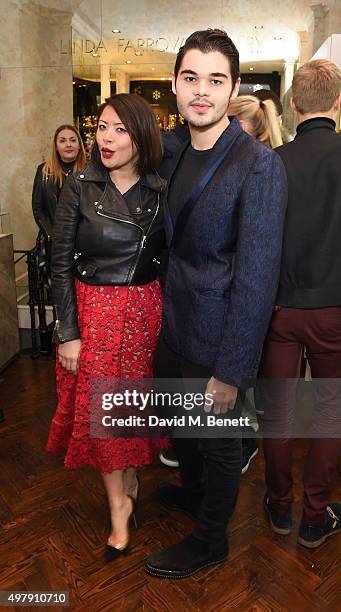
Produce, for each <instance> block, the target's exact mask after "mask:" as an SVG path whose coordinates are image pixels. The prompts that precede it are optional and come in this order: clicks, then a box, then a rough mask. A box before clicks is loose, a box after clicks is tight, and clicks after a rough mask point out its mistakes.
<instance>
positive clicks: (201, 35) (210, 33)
mask: <svg viewBox="0 0 341 612" xmlns="http://www.w3.org/2000/svg"><path fill="white" fill-rule="evenodd" d="M190 49H199V51H201V52H202V53H210V51H219V52H220V53H222V54H223V55H225V57H227V58H228V60H229V61H230V67H231V77H232V84H233V87H234V85H235V83H236V81H237V79H238V78H239V76H240V72H239V52H238V49H237V47H236V46H235V44H234V43H233V42H232V40H231V38H229V36H228V35H227V34H226V32H224V30H218V29H214V30H212V29H210V30H199V31H197V32H193V34H191V35H190V36H189V37H188V38H187V39H186V41H185V44H184V45H183V46H182V47H180V49H179V52H178V55H177V57H176V60H175V66H174V75H175V80H176V79H177V77H178V74H179V70H180V66H181V64H182V60H183V58H184V56H185V53H187V51H189V50H190Z"/></svg>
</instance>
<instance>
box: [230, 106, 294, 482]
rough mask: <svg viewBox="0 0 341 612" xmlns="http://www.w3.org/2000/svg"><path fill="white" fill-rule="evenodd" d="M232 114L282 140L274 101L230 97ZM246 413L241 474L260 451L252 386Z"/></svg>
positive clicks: (273, 140)
mask: <svg viewBox="0 0 341 612" xmlns="http://www.w3.org/2000/svg"><path fill="white" fill-rule="evenodd" d="M227 114H228V115H229V116H236V117H237V119H238V121H239V125H240V126H241V127H242V128H243V130H244V131H245V132H247V133H248V134H250V136H253V138H256V140H259V141H260V142H263V143H264V144H265V145H267V146H269V147H271V148H272V149H274V148H275V147H278V146H280V145H282V144H283V142H282V135H281V129H280V125H279V121H278V116H277V112H276V106H275V103H274V101H272V100H270V99H265V100H264V101H262V100H259V99H258V98H256V97H255V96H250V95H246V96H238V97H237V98H234V100H231V102H230V105H229V108H228V110H227ZM243 416H248V417H249V422H250V424H251V425H250V428H249V429H250V436H249V437H246V436H245V437H243V447H242V451H243V460H242V474H245V472H246V471H247V470H248V468H249V465H250V462H251V461H252V459H254V457H256V455H257V453H258V445H257V440H256V438H255V437H254V433H256V432H257V431H258V422H257V416H256V408H255V404H254V397H253V389H248V390H247V392H246V394H245V397H244V399H243Z"/></svg>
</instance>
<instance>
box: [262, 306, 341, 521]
mask: <svg viewBox="0 0 341 612" xmlns="http://www.w3.org/2000/svg"><path fill="white" fill-rule="evenodd" d="M304 347H305V348H306V355H307V358H308V361H309V365H310V368H311V373H312V377H313V378H319V379H340V378H341V308H340V307H331V308H320V309H313V310H305V309H294V308H284V307H276V309H275V312H274V315H273V318H272V321H271V324H270V328H269V332H268V335H267V338H266V341H265V344H264V348H263V354H262V360H261V366H260V378H261V379H263V378H268V379H269V378H270V379H296V380H298V378H299V373H300V363H301V355H302V350H303V348H304ZM272 384H274V383H270V385H268V386H267V382H266V381H263V382H262V381H261V384H260V389H262V386H263V387H264V389H265V392H264V390H263V392H262V390H261V391H260V393H259V395H258V402H257V403H258V406H257V407H259V408H260V409H262V410H264V416H263V419H264V431H265V432H266V425H267V421H268V419H269V418H270V420H271V410H272V408H275V410H276V411H277V412H278V411H279V412H280V414H281V422H282V424H283V426H284V427H283V431H285V430H286V427H285V424H286V423H287V424H289V423H290V421H291V420H292V417H293V411H294V407H295V395H296V388H295V383H291V384H289V385H288V386H287V387H286V391H285V392H284V393H283V389H282V392H281V393H278V389H277V392H276V389H275V385H274V386H273V387H271V385H272ZM329 387H330V388H329V389H328V381H323V382H322V385H319V384H318V385H317V387H316V388H317V389H318V391H317V397H316V398H315V400H316V402H319V403H320V411H321V414H322V417H323V418H324V419H325V420H326V421H329V422H332V420H333V418H334V419H335V424H336V425H339V421H340V408H341V406H340V398H339V397H336V395H337V394H335V381H334V387H333V388H332V381H330V382H329ZM275 404H276V405H275ZM271 405H272V408H271ZM336 413H337V414H336ZM335 431H336V432H337V431H338V432H339V427H338V426H337V427H336V429H335ZM336 435H338V436H339V433H337V434H336ZM265 436H266V433H265ZM263 448H264V456H265V465H266V468H265V478H266V484H267V489H268V495H269V499H270V503H271V506H272V507H273V509H274V510H276V511H277V512H278V513H280V514H281V513H286V512H288V510H289V509H290V506H291V503H292V501H293V479H292V439H290V438H288V437H283V438H278V437H277V438H267V437H264V440H263ZM340 453H341V438H340V437H335V438H333V437H328V438H322V437H321V438H318V437H316V438H311V439H310V446H309V451H308V456H307V459H306V463H305V467H304V474H303V484H304V498H303V520H304V522H305V523H307V524H310V525H318V524H322V523H324V522H325V520H326V518H327V512H326V507H327V505H328V504H329V503H330V501H331V500H330V495H331V483H332V480H333V477H334V475H335V472H336V467H337V463H338V458H339V455H340Z"/></svg>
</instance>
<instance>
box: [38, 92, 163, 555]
mask: <svg viewBox="0 0 341 612" xmlns="http://www.w3.org/2000/svg"><path fill="white" fill-rule="evenodd" d="M98 117H99V118H98V126H97V133H96V143H95V145H94V147H93V150H92V161H91V162H90V163H89V164H88V165H87V166H86V168H85V170H83V171H82V172H77V173H75V174H72V175H71V176H70V177H69V178H68V179H67V180H66V182H65V185H64V187H63V190H62V192H61V196H60V199H59V203H58V207H57V211H56V216H55V224H54V233H53V240H52V291H53V296H54V303H55V308H56V313H57V322H56V328H55V341H56V342H57V343H58V350H57V365H56V370H57V372H56V375H57V393H58V400H59V401H58V407H57V411H56V414H55V417H54V419H53V422H52V426H51V430H50V435H49V440H48V445H47V448H48V450H50V451H58V450H60V449H62V448H66V449H67V453H66V458H65V465H66V466H67V467H70V468H75V467H80V466H81V465H84V464H90V465H92V466H94V467H96V468H98V469H99V470H100V471H101V472H102V476H103V480H104V485H105V488H106V491H107V495H108V500H109V506H110V514H111V531H110V535H109V539H108V544H107V547H106V554H105V558H106V560H107V561H111V560H112V559H114V558H116V557H118V556H119V555H120V554H122V552H123V551H124V552H127V550H128V545H129V531H128V521H129V518H130V517H131V516H133V513H134V507H135V499H136V495H137V484H138V483H137V480H136V478H137V477H136V468H137V467H139V466H142V465H146V464H149V463H151V462H152V460H153V455H154V452H155V450H156V448H157V447H159V446H160V445H161V446H165V445H167V442H166V441H165V440H164V439H160V440H159V439H156V438H149V439H146V438H133V439H123V438H114V439H110V437H109V435H107V436H106V438H107V439H98V436H97V437H96V435H94V434H93V430H91V432H92V433H91V435H90V382H91V381H92V382H93V383H96V381H97V382H98V380H100V379H102V378H108V377H111V378H115V379H138V378H139V379H143V378H146V379H148V378H151V377H152V359H153V354H154V350H155V345H156V340H157V336H158V333H159V328H160V320H161V309H162V292H161V288H160V284H159V281H158V279H157V275H158V271H157V268H156V266H155V260H157V259H158V258H159V255H160V252H161V250H162V249H163V247H164V232H163V202H164V198H165V184H166V182H165V181H164V180H163V179H161V178H160V177H159V176H158V174H157V173H156V172H155V168H156V167H157V166H158V164H159V162H160V160H161V155H162V151H161V137H160V133H159V129H158V127H157V123H156V120H155V117H154V115H153V112H152V110H151V108H150V106H149V105H148V103H147V102H146V101H145V100H143V98H141V97H140V96H138V95H135V94H118V95H116V96H114V97H112V98H108V99H107V100H106V102H105V103H104V104H103V105H102V106H101V107H100V109H99V115H98ZM113 390H114V389H113ZM91 408H93V407H91ZM103 415H106V413H102V416H103ZM110 416H115V413H110ZM91 417H92V423H93V411H92V413H91ZM116 435H117V434H116ZM102 437H103V435H102Z"/></svg>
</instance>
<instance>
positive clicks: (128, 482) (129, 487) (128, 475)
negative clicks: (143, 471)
mask: <svg viewBox="0 0 341 612" xmlns="http://www.w3.org/2000/svg"><path fill="white" fill-rule="evenodd" d="M124 486H125V491H126V494H127V495H131V497H132V498H133V499H136V497H137V492H138V488H139V483H138V480H137V473H136V468H133V467H129V468H127V469H126V470H124Z"/></svg>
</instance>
